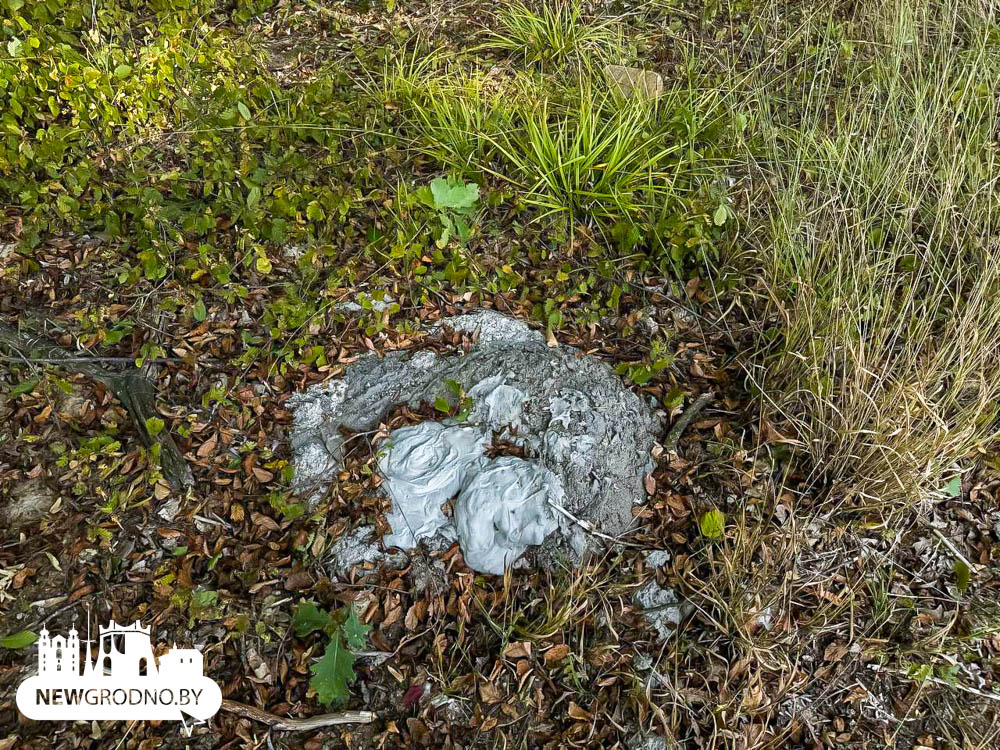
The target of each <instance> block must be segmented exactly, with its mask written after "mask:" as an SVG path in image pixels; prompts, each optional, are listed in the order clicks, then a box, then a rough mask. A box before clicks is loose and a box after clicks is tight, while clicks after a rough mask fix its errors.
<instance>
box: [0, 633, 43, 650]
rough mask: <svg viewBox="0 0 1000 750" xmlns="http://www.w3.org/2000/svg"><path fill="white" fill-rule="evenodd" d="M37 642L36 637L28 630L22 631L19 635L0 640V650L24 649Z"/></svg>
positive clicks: (15, 634)
mask: <svg viewBox="0 0 1000 750" xmlns="http://www.w3.org/2000/svg"><path fill="white" fill-rule="evenodd" d="M37 640H38V636H37V635H35V634H34V633H32V632H31V631H30V630H22V631H20V632H19V633H14V634H13V635H8V636H7V637H5V638H0V648H9V649H15V648H25V647H26V646H30V645H31V644H32V643H34V642H35V641H37Z"/></svg>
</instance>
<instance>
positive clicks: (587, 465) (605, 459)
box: [292, 310, 661, 560]
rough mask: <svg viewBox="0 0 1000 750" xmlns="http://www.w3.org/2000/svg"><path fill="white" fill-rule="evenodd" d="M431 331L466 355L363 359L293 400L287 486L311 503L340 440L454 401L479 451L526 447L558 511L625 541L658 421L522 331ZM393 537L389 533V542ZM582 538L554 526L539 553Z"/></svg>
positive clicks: (475, 323)
mask: <svg viewBox="0 0 1000 750" xmlns="http://www.w3.org/2000/svg"><path fill="white" fill-rule="evenodd" d="M440 325H443V326H445V327H448V328H451V329H453V330H459V331H465V332H470V333H473V334H474V335H475V336H476V342H475V343H474V345H473V346H472V348H471V350H469V351H468V352H466V353H464V354H461V353H457V354H455V355H450V356H441V355H437V354H435V353H433V352H431V351H428V350H422V351H397V352H390V353H388V354H386V355H385V356H384V357H379V356H375V355H370V356H367V357H364V358H362V359H360V360H358V361H356V362H354V363H353V364H351V365H350V366H349V367H348V368H347V369H346V370H345V372H344V375H343V377H342V378H340V379H339V380H336V381H332V382H330V383H327V384H324V385H322V386H317V387H314V388H311V389H309V390H308V391H306V392H305V393H303V394H301V395H299V396H297V397H295V399H294V400H293V402H292V407H293V409H294V428H293V432H292V450H293V454H294V463H295V469H296V480H295V481H296V484H297V486H298V488H299V489H300V491H303V492H305V493H307V494H308V495H309V496H310V497H311V498H313V499H314V500H318V498H319V497H320V496H321V495H322V492H323V490H324V489H325V487H326V486H327V484H328V483H329V481H330V479H331V478H332V477H333V476H335V474H336V472H337V471H339V470H340V468H341V466H342V460H343V441H344V436H343V434H342V432H341V431H342V430H346V431H349V432H366V431H372V430H375V429H376V428H377V427H378V425H379V423H380V422H381V421H382V420H383V419H384V418H385V417H387V416H388V415H389V413H390V412H391V411H392V410H393V409H395V408H396V407H398V406H401V405H404V404H406V405H409V406H411V407H414V408H415V407H419V406H420V405H423V404H429V403H433V402H434V401H435V400H436V399H438V398H445V399H447V400H448V401H450V402H451V403H456V401H457V397H456V396H455V394H454V393H453V392H452V389H450V388H449V387H448V385H447V383H448V381H454V382H456V383H458V384H459V385H460V386H461V388H462V390H463V392H464V393H465V394H466V395H467V397H468V399H469V400H470V401H469V403H468V404H467V405H468V406H470V409H469V413H468V416H467V419H466V420H465V421H464V422H462V425H463V426H468V427H471V428H475V429H476V430H479V431H481V432H482V433H483V434H484V435H485V436H486V439H487V441H491V442H495V441H496V440H497V439H502V440H506V441H509V442H511V443H514V444H515V445H518V446H520V447H521V448H522V449H524V451H525V453H526V454H527V456H528V457H529V459H531V460H532V461H537V462H538V463H540V464H541V465H542V466H544V467H545V468H546V469H548V470H549V471H550V472H552V474H554V475H555V477H557V478H558V480H559V482H560V483H561V486H562V490H563V498H562V503H561V505H562V507H564V508H565V509H566V510H568V511H569V512H570V513H571V514H572V515H573V516H575V517H576V518H578V519H582V520H584V521H587V522H590V523H591V524H593V525H594V526H596V527H597V528H598V529H600V531H602V532H603V533H605V534H610V535H616V534H620V533H621V532H623V531H625V530H626V529H627V528H628V527H629V525H630V523H631V520H632V506H633V504H636V503H641V502H643V501H644V500H645V490H644V487H643V477H644V476H645V474H646V473H648V472H649V471H650V470H651V469H652V460H651V458H650V451H651V449H652V447H653V442H654V440H655V438H656V437H657V436H658V435H659V433H660V432H661V422H660V419H659V418H658V417H657V415H656V414H655V413H654V412H653V410H652V409H651V408H650V407H649V405H648V404H647V403H646V402H644V401H643V400H642V399H640V398H639V397H638V396H637V395H636V394H634V393H632V392H631V391H629V390H628V389H627V388H625V387H624V385H623V384H622V382H621V379H620V378H619V377H618V376H617V375H615V373H614V371H613V370H612V369H611V367H609V366H608V365H607V364H605V363H603V362H601V361H600V360H598V359H596V358H595V357H591V356H588V355H584V354H582V353H580V352H579V351H577V350H576V349H573V348H571V347H566V346H557V347H550V346H547V345H546V343H545V341H544V339H543V338H542V337H541V335H539V334H538V333H537V332H535V331H533V330H532V329H530V328H529V327H528V326H527V325H525V324H524V323H522V322H521V321H517V320H514V319H511V318H507V317H505V316H502V315H500V314H498V313H495V312H492V311H488V310H483V311H479V312H477V313H473V314H471V315H463V316H458V317H455V318H451V319H446V320H444V321H442V322H441V324H440ZM398 532H399V530H398V529H397V528H396V526H393V536H395V535H396V533H398ZM586 542H587V539H586V537H585V536H584V534H583V532H582V531H581V530H580V529H579V527H577V526H576V525H574V524H570V525H569V526H567V525H565V524H560V533H558V534H552V535H550V539H549V540H547V541H546V545H547V546H553V545H555V546H561V547H562V548H563V549H564V550H565V551H568V552H569V553H570V557H571V558H574V559H575V560H578V559H579V558H580V556H581V554H582V553H583V551H584V549H585V547H586Z"/></svg>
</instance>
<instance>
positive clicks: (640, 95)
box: [604, 65, 663, 101]
mask: <svg viewBox="0 0 1000 750" xmlns="http://www.w3.org/2000/svg"><path fill="white" fill-rule="evenodd" d="M604 75H605V76H606V77H607V79H608V86H609V87H610V88H611V89H612V90H614V91H617V92H619V93H620V94H622V95H623V96H626V97H635V98H636V99H639V100H642V101H655V100H657V99H659V98H660V97H661V96H663V76H661V75H660V74H659V73H656V72H654V71H652V70H643V69H642V68H630V67H628V66H626V65H608V66H607V67H606V68H605V69H604Z"/></svg>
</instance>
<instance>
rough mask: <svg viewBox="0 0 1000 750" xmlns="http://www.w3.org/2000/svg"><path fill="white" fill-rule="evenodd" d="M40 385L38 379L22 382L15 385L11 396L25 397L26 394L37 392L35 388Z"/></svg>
mask: <svg viewBox="0 0 1000 750" xmlns="http://www.w3.org/2000/svg"><path fill="white" fill-rule="evenodd" d="M36 385H38V378H29V379H28V380H22V381H21V382H20V383H18V384H17V385H15V386H14V387H13V388H12V389H11V391H10V396H11V398H14V397H15V396H23V395H24V394H26V393H31V392H32V391H33V390H35V386H36Z"/></svg>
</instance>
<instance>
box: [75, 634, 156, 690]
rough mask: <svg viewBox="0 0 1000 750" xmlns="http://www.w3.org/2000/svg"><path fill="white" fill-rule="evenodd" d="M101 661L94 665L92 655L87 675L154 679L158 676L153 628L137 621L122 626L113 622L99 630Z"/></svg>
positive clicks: (88, 663)
mask: <svg viewBox="0 0 1000 750" xmlns="http://www.w3.org/2000/svg"><path fill="white" fill-rule="evenodd" d="M99 630H100V638H99V639H98V646H99V650H98V653H97V660H96V661H94V662H93V663H91V661H90V658H89V654H88V658H87V659H86V664H85V665H84V674H85V675H88V676H89V675H92V674H94V673H96V674H97V675H102V674H103V675H109V674H110V675H111V677H113V678H124V679H129V678H132V677H152V676H155V675H156V660H155V659H154V658H153V647H152V645H150V641H149V627H145V628H144V627H142V625H140V624H139V621H138V620H136V621H135V624H133V625H119V624H118V623H117V622H115V621H114V620H112V621H111V622H110V623H108V625H107V627H105V626H103V625H101V626H99Z"/></svg>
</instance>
